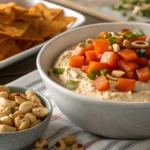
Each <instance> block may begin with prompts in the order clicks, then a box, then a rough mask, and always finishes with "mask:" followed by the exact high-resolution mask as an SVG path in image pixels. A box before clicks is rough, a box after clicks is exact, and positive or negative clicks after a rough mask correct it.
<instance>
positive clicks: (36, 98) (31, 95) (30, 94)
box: [25, 90, 41, 102]
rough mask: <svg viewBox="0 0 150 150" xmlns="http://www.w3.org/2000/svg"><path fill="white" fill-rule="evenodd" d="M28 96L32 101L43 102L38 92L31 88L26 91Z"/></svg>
mask: <svg viewBox="0 0 150 150" xmlns="http://www.w3.org/2000/svg"><path fill="white" fill-rule="evenodd" d="M25 94H26V96H27V99H29V100H30V101H32V102H41V100H40V99H39V98H38V97H37V96H36V94H35V93H34V92H33V91H31V90H27V91H26V92H25Z"/></svg>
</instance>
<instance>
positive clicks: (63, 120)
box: [7, 70, 150, 150]
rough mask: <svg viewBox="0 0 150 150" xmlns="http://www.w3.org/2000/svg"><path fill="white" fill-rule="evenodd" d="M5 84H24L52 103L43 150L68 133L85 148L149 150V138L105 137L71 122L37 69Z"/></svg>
mask: <svg viewBox="0 0 150 150" xmlns="http://www.w3.org/2000/svg"><path fill="white" fill-rule="evenodd" d="M7 85H18V86H26V87H28V88H31V89H34V90H37V91H39V92H41V93H43V94H44V95H45V96H47V97H48V98H49V100H50V101H51V103H52V105H53V115H52V118H51V120H50V122H49V125H48V128H47V131H46V132H45V134H44V138H45V139H46V140H47V141H48V142H49V148H46V149H44V150H51V149H52V148H53V146H54V145H55V143H56V141H57V140H58V139H60V138H62V137H65V136H68V135H74V136H75V137H76V139H77V142H78V143H81V144H83V145H84V147H85V149H86V150H150V139H146V140H116V139H106V138H103V137H100V136H96V135H94V134H92V133H89V132H87V131H85V130H83V129H81V128H80V127H78V126H77V125H76V124H74V123H72V122H71V121H70V120H69V119H68V118H67V117H66V116H64V115H63V114H62V112H61V111H60V110H59V108H58V107H57V106H56V104H55V102H54V101H53V100H52V99H51V97H50V96H49V93H48V92H47V90H46V87H45V85H44V83H43V81H42V79H41V78H40V75H39V73H38V71H37V70H35V71H33V72H31V73H29V74H27V75H25V76H23V77H21V78H19V79H17V80H15V81H13V82H11V83H9V84H7ZM28 150H29V148H28Z"/></svg>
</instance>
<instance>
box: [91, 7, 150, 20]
mask: <svg viewBox="0 0 150 150" xmlns="http://www.w3.org/2000/svg"><path fill="white" fill-rule="evenodd" d="M93 9H94V10H96V11H98V12H99V13H101V15H102V14H104V19H107V20H111V21H128V17H124V16H122V15H121V12H120V11H115V10H112V9H111V8H109V7H107V6H106V7H101V8H100V7H94V8H93ZM126 13H127V16H128V15H131V14H132V12H131V11H126ZM133 16H134V18H135V20H133V22H145V23H148V22H150V18H148V17H140V16H137V15H133Z"/></svg>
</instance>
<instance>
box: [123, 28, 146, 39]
mask: <svg viewBox="0 0 150 150" xmlns="http://www.w3.org/2000/svg"><path fill="white" fill-rule="evenodd" d="M143 35H145V34H144V32H143V31H142V30H140V29H135V30H134V31H133V32H132V31H129V32H126V33H125V34H124V35H123V37H124V38H135V37H139V36H143Z"/></svg>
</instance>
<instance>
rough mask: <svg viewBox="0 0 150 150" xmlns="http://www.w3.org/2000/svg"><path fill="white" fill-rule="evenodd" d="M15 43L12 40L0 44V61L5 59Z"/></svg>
mask: <svg viewBox="0 0 150 150" xmlns="http://www.w3.org/2000/svg"><path fill="white" fill-rule="evenodd" d="M14 43H15V41H13V40H7V41H4V42H2V43H0V60H3V59H5V58H6V56H7V55H8V53H9V52H10V51H11V48H12V45H13V44H14Z"/></svg>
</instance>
